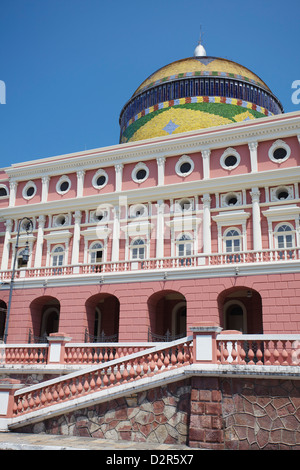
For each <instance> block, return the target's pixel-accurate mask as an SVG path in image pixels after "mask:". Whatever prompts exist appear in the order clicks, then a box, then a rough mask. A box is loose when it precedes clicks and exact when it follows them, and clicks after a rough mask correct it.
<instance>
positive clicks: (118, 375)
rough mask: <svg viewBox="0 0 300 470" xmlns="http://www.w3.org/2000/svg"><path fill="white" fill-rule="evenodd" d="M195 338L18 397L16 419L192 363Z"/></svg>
mask: <svg viewBox="0 0 300 470" xmlns="http://www.w3.org/2000/svg"><path fill="white" fill-rule="evenodd" d="M191 344H192V338H191V337H190V338H184V339H182V340H179V341H175V342H173V343H167V344H165V345H164V346H163V347H159V346H156V347H153V348H148V349H145V350H143V351H140V352H138V353H134V354H130V355H128V356H124V357H120V358H118V359H115V360H113V361H111V362H109V363H104V364H100V365H98V366H92V367H90V368H86V369H85V370H84V371H83V372H76V373H73V374H68V375H67V376H66V377H63V378H57V379H54V380H50V381H47V382H44V383H42V384H39V385H35V386H31V387H29V388H24V389H21V390H19V391H17V392H16V393H15V396H14V405H13V417H17V416H20V415H23V414H24V413H28V412H31V411H38V410H40V409H42V408H44V407H48V406H51V405H56V404H59V403H62V402H66V401H69V400H72V399H75V398H79V397H82V396H84V395H87V394H92V393H94V392H98V391H101V390H105V389H107V388H110V387H114V386H117V385H121V384H126V383H129V382H134V381H137V380H143V378H145V377H152V376H153V375H154V374H159V373H161V372H163V371H166V370H170V369H175V368H178V367H182V366H184V365H187V364H190V363H192V362H193V352H192V347H191Z"/></svg>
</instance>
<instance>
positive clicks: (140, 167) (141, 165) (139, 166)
mask: <svg viewBox="0 0 300 470" xmlns="http://www.w3.org/2000/svg"><path fill="white" fill-rule="evenodd" d="M140 170H145V172H146V176H145V177H144V178H142V179H137V177H136V175H137V173H138V171H140ZM148 176H149V168H148V167H147V165H146V164H145V163H143V162H139V163H138V164H137V165H136V166H135V167H134V169H133V170H132V173H131V178H132V180H133V181H134V182H135V183H138V184H139V183H143V182H144V181H146V179H147V178H148Z"/></svg>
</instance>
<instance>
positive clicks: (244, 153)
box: [210, 145, 251, 178]
mask: <svg viewBox="0 0 300 470" xmlns="http://www.w3.org/2000/svg"><path fill="white" fill-rule="evenodd" d="M234 149H235V150H236V151H237V152H238V153H239V155H240V157H241V161H240V164H239V165H238V166H237V167H236V168H235V169H233V170H225V169H224V168H222V166H221V164H220V158H221V156H222V155H223V153H224V151H225V150H226V148H222V149H217V150H212V151H211V155H210V177H211V178H220V177H223V176H230V175H241V174H244V173H249V172H250V171H251V164H250V151H249V148H248V145H237V146H236V147H234Z"/></svg>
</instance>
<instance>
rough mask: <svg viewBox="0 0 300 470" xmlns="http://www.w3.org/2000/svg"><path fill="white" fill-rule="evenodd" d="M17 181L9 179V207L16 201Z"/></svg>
mask: <svg viewBox="0 0 300 470" xmlns="http://www.w3.org/2000/svg"><path fill="white" fill-rule="evenodd" d="M17 187H18V182H17V181H14V180H10V182H9V207H13V206H14V205H15V203H16V195H17Z"/></svg>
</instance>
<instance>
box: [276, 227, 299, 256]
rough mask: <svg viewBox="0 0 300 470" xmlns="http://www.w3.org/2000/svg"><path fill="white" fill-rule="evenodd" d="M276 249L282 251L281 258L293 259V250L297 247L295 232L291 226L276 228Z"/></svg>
mask: <svg viewBox="0 0 300 470" xmlns="http://www.w3.org/2000/svg"><path fill="white" fill-rule="evenodd" d="M274 237H275V247H276V248H277V249H278V250H280V251H279V257H280V258H292V257H293V251H292V250H291V248H294V247H295V230H294V227H293V226H292V225H290V224H287V223H285V224H279V225H277V227H275V231H274Z"/></svg>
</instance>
